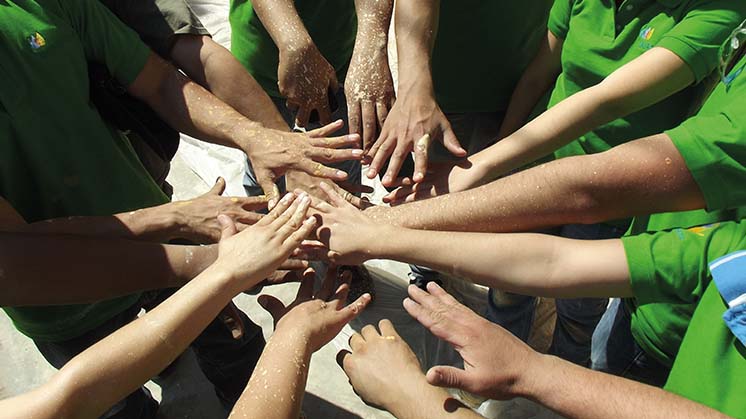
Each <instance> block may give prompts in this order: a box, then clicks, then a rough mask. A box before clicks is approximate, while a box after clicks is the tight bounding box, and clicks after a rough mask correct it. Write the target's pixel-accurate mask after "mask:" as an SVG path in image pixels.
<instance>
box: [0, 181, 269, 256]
mask: <svg viewBox="0 0 746 419" xmlns="http://www.w3.org/2000/svg"><path fill="white" fill-rule="evenodd" d="M224 189H225V180H223V179H222V178H220V179H218V180H217V182H216V183H215V186H214V187H213V188H212V190H210V191H209V192H207V193H205V194H204V195H202V196H200V197H198V198H195V199H192V200H188V201H178V202H172V203H168V204H163V205H159V206H155V207H149V208H142V209H136V210H134V211H127V212H122V213H119V214H114V215H107V216H81V217H65V218H56V219H49V220H44V221H38V222H34V223H26V221H25V220H23V218H22V217H21V216H20V214H18V213H17V212H16V211H15V209H13V208H12V207H11V206H10V204H9V203H8V202H7V201H5V200H3V199H2V198H0V231H6V232H15V233H26V234H71V235H76V236H92V237H106V238H121V239H130V240H142V241H153V242H167V241H170V240H173V239H188V240H191V241H193V242H195V243H214V242H215V241H217V239H218V238H219V237H220V226H219V224H218V222H217V219H216V217H217V215H218V214H225V215H227V216H229V217H231V218H232V219H233V220H234V221H236V222H237V223H239V228H240V229H243V228H245V226H246V225H247V224H253V223H255V222H256V221H257V220H259V218H261V215H259V214H257V213H254V212H252V211H251V210H259V209H262V208H265V207H266V205H267V204H266V202H267V198H266V197H249V198H246V197H230V198H229V197H223V196H221V194H222V193H223V190H224ZM3 220H5V221H6V222H3Z"/></svg>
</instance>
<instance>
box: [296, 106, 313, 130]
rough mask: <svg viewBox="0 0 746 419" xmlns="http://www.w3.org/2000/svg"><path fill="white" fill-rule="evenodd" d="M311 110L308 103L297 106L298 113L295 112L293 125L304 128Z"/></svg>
mask: <svg viewBox="0 0 746 419" xmlns="http://www.w3.org/2000/svg"><path fill="white" fill-rule="evenodd" d="M312 110H313V109H311V108H310V106H309V105H304V106H301V107H299V108H298V113H296V114H295V125H297V126H299V127H302V128H305V126H306V125H308V118H310V116H311V111H312Z"/></svg>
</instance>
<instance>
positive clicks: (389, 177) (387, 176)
mask: <svg viewBox="0 0 746 419" xmlns="http://www.w3.org/2000/svg"><path fill="white" fill-rule="evenodd" d="M390 181H391V176H389V175H386V176H384V177H383V183H387V182H390Z"/></svg>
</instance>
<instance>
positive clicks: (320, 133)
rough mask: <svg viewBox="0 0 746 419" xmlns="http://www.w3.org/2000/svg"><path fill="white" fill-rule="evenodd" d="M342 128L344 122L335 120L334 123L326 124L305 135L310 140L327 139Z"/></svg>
mask: <svg viewBox="0 0 746 419" xmlns="http://www.w3.org/2000/svg"><path fill="white" fill-rule="evenodd" d="M343 126H344V121H342V120H341V119H337V120H336V121H334V122H331V123H329V124H326V125H324V126H322V127H319V128H316V129H314V130H311V131H308V132H306V134H307V135H308V136H309V137H311V138H320V137H328V136H330V135H332V134H334V133H335V132H337V131H339V130H340V129H342V127H343Z"/></svg>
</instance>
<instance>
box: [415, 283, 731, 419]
mask: <svg viewBox="0 0 746 419" xmlns="http://www.w3.org/2000/svg"><path fill="white" fill-rule="evenodd" d="M408 291H409V298H407V299H406V300H404V308H405V309H406V310H407V312H408V313H409V314H410V315H412V317H414V318H415V319H417V321H419V322H420V323H422V325H423V326H425V327H426V328H427V329H428V330H430V331H431V332H432V333H433V334H434V335H435V336H437V337H439V338H441V339H443V340H445V341H446V342H448V343H450V344H451V345H453V346H454V347H455V349H456V351H457V352H458V353H459V354H460V355H461V357H462V358H463V359H464V365H465V369H463V370H462V369H458V368H454V367H448V366H436V367H433V368H431V369H430V371H428V372H427V381H428V382H429V383H430V384H433V385H436V386H441V387H450V388H459V389H462V390H465V391H469V392H472V393H475V394H479V395H481V396H484V397H487V398H491V399H496V400H506V399H511V398H514V397H525V398H528V399H531V400H534V401H536V402H537V403H540V404H542V405H544V406H546V407H548V408H550V409H552V410H554V411H556V412H557V413H559V414H560V415H562V416H563V417H567V418H573V419H586V418H587V419H591V418H606V417H615V418H624V419H640V418H657V417H660V416H661V412H666V413H665V415H666V416H667V417H671V418H677V419H684V418H707V419H724V418H727V417H728V416H726V415H723V414H722V413H720V412H717V411H715V410H713V409H710V408H709V407H706V406H704V405H701V404H699V403H695V402H693V401H691V400H687V399H685V398H683V397H680V396H677V395H675V394H673V393H669V392H667V391H665V390H662V389H660V388H656V387H652V386H649V385H646V384H641V383H638V382H634V381H631V380H628V379H625V378H620V377H615V376H612V375H609V374H604V373H601V372H596V371H591V370H588V369H586V368H583V367H580V366H577V365H575V364H572V363H570V362H567V361H564V360H561V359H559V358H556V357H553V356H549V355H542V354H539V353H537V352H535V351H534V350H533V349H531V348H529V347H528V345H526V344H525V343H523V342H521V341H520V340H518V339H517V338H516V337H515V336H513V335H512V334H510V332H508V331H506V330H505V329H503V328H501V327H500V326H498V325H496V324H494V323H492V322H490V321H488V320H486V319H484V318H482V317H480V316H479V315H477V314H476V313H474V312H473V311H471V310H470V309H469V308H467V307H465V306H464V305H462V304H460V303H459V302H458V301H456V299H454V298H453V297H452V296H451V295H449V294H448V293H446V292H445V291H444V290H443V289H442V288H440V287H439V286H438V285H437V284H436V283H434V282H431V283H429V284H428V286H427V292H426V291H423V290H421V289H419V288H417V287H416V286H412V285H410V286H409V288H408ZM496 347H499V348H500V350H499V351H496V350H494V348H496Z"/></svg>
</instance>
